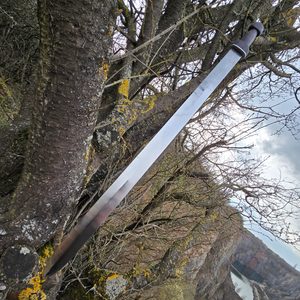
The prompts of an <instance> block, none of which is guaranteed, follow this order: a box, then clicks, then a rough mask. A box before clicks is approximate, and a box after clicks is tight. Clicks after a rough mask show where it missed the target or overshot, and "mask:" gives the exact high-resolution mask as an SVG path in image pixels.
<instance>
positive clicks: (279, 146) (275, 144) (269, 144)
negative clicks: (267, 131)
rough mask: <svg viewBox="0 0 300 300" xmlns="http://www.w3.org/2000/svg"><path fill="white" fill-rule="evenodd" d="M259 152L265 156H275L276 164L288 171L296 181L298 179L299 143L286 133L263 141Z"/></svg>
mask: <svg viewBox="0 0 300 300" xmlns="http://www.w3.org/2000/svg"><path fill="white" fill-rule="evenodd" d="M261 150H262V151H263V153H265V154H269V155H272V156H276V157H277V158H278V162H282V164H284V167H285V168H287V169H289V170H290V171H291V172H292V173H293V174H289V175H293V176H295V177H297V179H300V141H298V140H296V139H295V138H294V137H293V136H291V135H290V134H288V133H285V134H281V135H275V136H270V138H269V139H266V140H263V141H262V143H261Z"/></svg>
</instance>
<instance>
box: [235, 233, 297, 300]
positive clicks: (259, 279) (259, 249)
mask: <svg viewBox="0 0 300 300" xmlns="http://www.w3.org/2000/svg"><path fill="white" fill-rule="evenodd" d="M233 266H234V267H235V268H236V269H238V270H239V272H240V273H242V274H243V275H244V276H246V277H247V278H248V279H250V280H251V281H252V285H253V291H254V296H255V298H256V299H270V300H297V299H300V272H298V271H297V270H296V269H294V268H293V267H291V266H290V265H289V264H288V263H286V262H285V261H284V260H283V259H282V258H280V257H279V256H278V255H276V254H275V253H274V252H273V251H271V250H270V249H268V248H267V247H266V246H265V245H264V243H263V242H262V241H261V240H259V239H258V238H256V237H255V236H254V235H253V234H251V233H250V232H245V234H243V235H242V237H241V239H240V242H239V244H238V247H237V250H236V252H235V254H234V262H233Z"/></svg>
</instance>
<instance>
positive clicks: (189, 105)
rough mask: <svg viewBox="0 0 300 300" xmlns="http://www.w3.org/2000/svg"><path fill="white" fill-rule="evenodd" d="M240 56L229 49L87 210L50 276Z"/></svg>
mask: <svg viewBox="0 0 300 300" xmlns="http://www.w3.org/2000/svg"><path fill="white" fill-rule="evenodd" d="M240 58H241V55H240V54H239V53H238V52H236V51H235V50H233V49H232V50H229V51H228V53H227V54H226V55H225V56H224V57H223V58H222V60H221V61H220V62H219V63H218V64H217V65H216V66H215V68H214V69H213V70H212V71H211V72H210V73H209V74H208V75H207V77H206V78H205V79H204V80H203V81H202V83H201V84H200V85H199V87H198V88H197V89H196V90H195V91H194V92H193V93H192V94H191V95H190V96H189V97H188V98H187V100H186V101H185V102H184V103H183V104H182V105H181V106H180V108H179V109H178V110H177V111H176V112H175V114H174V115H173V116H172V117H171V118H170V119H169V120H168V122H167V123H166V124H165V125H164V126H163V127H162V128H161V129H160V130H159V132H158V133H157V134H156V135H155V136H154V137H153V139H152V140H151V141H150V142H149V143H148V144H147V145H146V146H145V148H144V149H143V150H142V151H141V152H140V153H139V154H138V155H137V157H136V158H135V159H134V160H133V161H132V162H131V164H130V165H129V166H128V167H127V168H126V169H125V170H124V171H123V173H122V174H121V175H120V176H119V177H118V178H117V179H116V181H115V182H114V183H113V184H112V185H111V186H110V187H109V188H108V190H107V191H106V192H105V193H104V194H103V195H102V196H101V197H100V199H99V200H98V201H97V202H96V203H95V204H94V206H93V207H92V208H91V209H90V210H89V211H88V212H87V214H86V215H85V216H84V217H83V218H82V220H81V222H80V224H79V225H77V226H76V227H75V228H74V229H73V230H72V231H71V233H70V234H69V236H68V237H67V238H66V240H64V241H63V243H62V246H61V248H60V249H59V250H58V254H56V255H55V263H54V265H53V266H52V268H51V269H50V270H49V272H48V273H47V275H51V274H54V273H55V272H57V271H58V270H60V269H61V268H62V267H63V266H64V265H65V264H66V263H67V262H68V261H69V260H70V259H71V258H72V257H74V255H75V254H76V252H77V251H78V250H79V249H80V248H81V246H82V245H83V244H84V243H85V242H86V241H87V240H88V239H89V238H90V236H91V235H92V234H93V233H94V232H95V231H96V230H97V229H98V228H99V226H100V225H101V224H103V223H104V221H105V220H106V218H107V217H108V215H109V214H110V213H111V212H112V211H113V210H114V209H115V207H117V205H118V204H119V203H120V202H121V201H122V199H124V197H126V195H127V194H128V193H129V192H130V191H131V189H132V188H133V187H134V186H135V184H136V183H137V182H138V181H139V180H140V179H141V178H142V177H143V175H144V174H145V173H146V172H147V170H148V169H149V168H150V167H151V166H152V165H153V163H154V162H155V161H156V160H157V159H158V158H159V156H160V155H161V154H162V153H163V152H164V150H165V149H166V148H167V147H168V146H169V145H170V143H171V142H172V141H173V140H174V139H175V137H176V136H177V135H178V134H179V132H180V131H181V130H182V129H183V128H184V126H185V125H186V124H187V123H188V122H189V120H190V119H191V118H192V117H193V116H194V114H195V113H196V112H197V111H198V110H199V108H200V107H201V106H202V104H203V102H204V101H205V100H206V99H207V98H208V97H209V96H210V95H211V94H212V92H213V91H214V90H215V89H216V88H217V86H218V85H219V84H220V83H221V82H222V80H223V79H224V78H225V77H226V75H227V74H228V73H229V72H230V71H231V70H232V68H233V67H234V66H235V65H236V63H237V62H238V61H239V59H240Z"/></svg>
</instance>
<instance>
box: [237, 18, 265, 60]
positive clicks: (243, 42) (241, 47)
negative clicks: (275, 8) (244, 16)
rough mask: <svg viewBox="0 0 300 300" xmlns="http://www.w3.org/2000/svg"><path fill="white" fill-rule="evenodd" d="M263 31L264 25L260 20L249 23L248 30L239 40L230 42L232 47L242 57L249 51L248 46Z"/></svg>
mask: <svg viewBox="0 0 300 300" xmlns="http://www.w3.org/2000/svg"><path fill="white" fill-rule="evenodd" d="M263 31H264V26H263V25H262V23H260V22H255V23H253V24H251V25H250V27H249V31H248V32H247V33H246V34H245V36H243V37H242V38H241V39H240V40H237V41H235V42H234V43H233V44H232V48H233V49H235V50H236V51H237V52H238V53H239V54H240V55H241V56H242V57H246V56H247V55H248V53H249V48H250V46H251V44H252V43H253V42H254V40H255V39H256V37H257V36H259V35H261V34H262V33H263Z"/></svg>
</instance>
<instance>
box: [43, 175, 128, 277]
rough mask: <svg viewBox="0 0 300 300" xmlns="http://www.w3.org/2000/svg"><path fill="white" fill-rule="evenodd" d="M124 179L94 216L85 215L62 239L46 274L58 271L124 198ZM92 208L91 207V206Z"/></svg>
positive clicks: (49, 274)
mask: <svg viewBox="0 0 300 300" xmlns="http://www.w3.org/2000/svg"><path fill="white" fill-rule="evenodd" d="M127 183H128V181H126V182H125V183H124V184H123V186H122V187H121V188H120V189H119V190H118V191H117V192H116V193H115V195H114V196H112V197H111V198H110V199H109V201H108V202H107V203H106V204H104V205H103V206H102V208H101V211H99V212H98V213H97V214H96V216H95V217H94V218H92V219H91V218H90V217H88V216H87V215H85V216H84V217H83V218H82V220H81V221H80V222H79V224H78V225H76V227H75V228H74V229H73V230H72V231H71V232H70V234H69V235H68V236H67V237H66V239H65V240H63V242H62V244H61V245H60V247H59V249H58V250H57V251H56V253H55V255H54V257H53V265H52V267H51V268H50V270H49V271H48V272H47V274H46V276H51V275H53V274H54V273H56V272H57V271H59V270H60V269H61V268H62V267H63V266H64V265H66V263H67V262H68V261H69V260H71V259H72V258H73V257H74V256H75V255H76V253H77V251H78V250H79V249H80V248H81V247H82V246H83V245H84V244H85V243H86V242H87V241H88V240H89V239H90V237H91V236H92V235H93V234H94V233H95V232H96V231H97V229H98V228H99V227H100V226H101V225H102V224H103V223H104V222H105V220H106V219H107V217H108V216H109V215H110V214H111V212H112V211H113V210H114V209H115V208H116V207H117V206H118V204H119V203H120V202H121V201H122V199H123V198H124V196H123V195H124V189H125V187H126V185H127ZM92 209H93V208H92Z"/></svg>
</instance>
